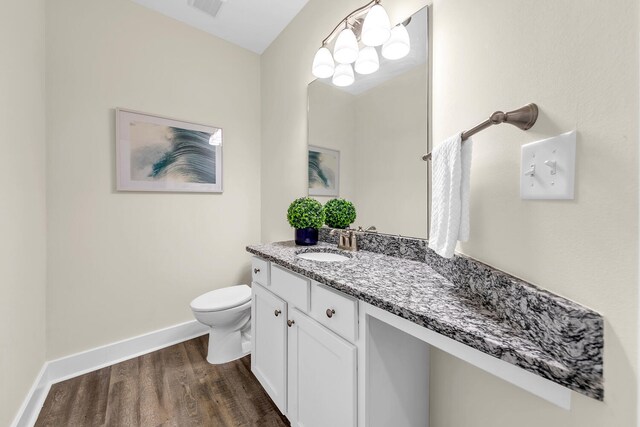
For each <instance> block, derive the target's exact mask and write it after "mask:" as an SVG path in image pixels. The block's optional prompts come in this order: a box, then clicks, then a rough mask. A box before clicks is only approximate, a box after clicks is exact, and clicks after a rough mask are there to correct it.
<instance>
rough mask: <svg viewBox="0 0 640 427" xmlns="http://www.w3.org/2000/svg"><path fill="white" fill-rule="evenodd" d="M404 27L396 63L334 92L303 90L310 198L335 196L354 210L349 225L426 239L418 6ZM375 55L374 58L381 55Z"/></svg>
mask: <svg viewBox="0 0 640 427" xmlns="http://www.w3.org/2000/svg"><path fill="white" fill-rule="evenodd" d="M410 18H411V19H410V20H409V19H407V20H406V21H404V23H405V25H406V29H407V31H408V33H409V36H410V41H411V50H410V52H409V54H408V55H407V56H405V57H404V58H401V59H398V60H393V61H392V60H387V59H385V58H383V57H382V55H379V58H380V68H379V69H378V71H376V72H375V73H372V74H367V75H360V74H357V73H356V74H355V82H354V83H353V84H351V85H350V86H347V87H337V86H334V85H333V84H332V82H331V79H330V78H328V79H318V80H315V81H313V82H312V83H310V84H309V88H308V98H309V99H308V103H309V104H308V108H309V111H308V120H309V123H308V126H309V136H308V145H309V195H311V196H312V197H315V198H317V199H318V200H320V201H321V202H323V203H324V202H326V201H327V200H329V199H331V198H334V197H340V198H344V199H348V200H351V201H352V202H353V203H354V204H355V206H356V210H357V218H356V222H355V225H357V226H363V228H366V227H368V226H371V225H374V226H375V227H376V228H377V230H378V232H380V233H387V234H396V235H402V236H411V237H420V238H426V237H427V229H428V219H427V212H428V199H429V198H428V195H427V192H428V185H427V177H428V171H427V164H425V162H423V161H422V160H421V159H420V157H421V156H422V155H423V154H424V153H426V152H428V151H430V144H429V137H428V134H429V130H428V128H427V126H428V122H429V120H428V117H429V111H428V106H429V102H428V90H429V88H428V86H429V85H428V82H429V80H430V76H429V71H430V68H431V67H430V66H429V61H428V58H429V55H428V46H429V37H428V34H429V31H428V22H429V19H428V9H427V8H426V7H425V8H423V9H421V10H419V11H418V12H416V13H415V14H413V15H412V16H411V17H410ZM376 49H378V54H380V48H376Z"/></svg>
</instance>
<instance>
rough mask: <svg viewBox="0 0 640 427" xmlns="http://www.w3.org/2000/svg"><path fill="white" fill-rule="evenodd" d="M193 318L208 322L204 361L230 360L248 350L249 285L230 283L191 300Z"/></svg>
mask: <svg viewBox="0 0 640 427" xmlns="http://www.w3.org/2000/svg"><path fill="white" fill-rule="evenodd" d="M190 305H191V311H193V315H194V316H195V318H196V320H197V321H198V322H200V323H202V324H204V325H207V326H209V328H210V330H209V350H208V353H207V362H209V363H211V364H214V365H217V364H220V363H227V362H231V361H232V360H236V359H239V358H241V357H243V356H246V355H247V354H249V352H250V350H251V288H250V287H249V286H247V285H237V286H229V287H227V288H222V289H216V290H215V291H211V292H207V293H206V294H203V295H200V296H199V297H197V298H196V299H194V300H193V301H191V304H190Z"/></svg>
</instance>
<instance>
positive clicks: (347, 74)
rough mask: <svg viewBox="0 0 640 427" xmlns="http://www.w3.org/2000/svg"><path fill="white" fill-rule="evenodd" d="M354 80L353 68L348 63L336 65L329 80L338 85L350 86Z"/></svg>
mask: <svg viewBox="0 0 640 427" xmlns="http://www.w3.org/2000/svg"><path fill="white" fill-rule="evenodd" d="M354 81H355V76H354V75H353V68H351V65H350V64H338V65H337V66H336V72H335V73H334V75H333V79H331V82H332V83H333V84H334V85H336V86H340V87H345V86H350V85H352V84H353V82H354Z"/></svg>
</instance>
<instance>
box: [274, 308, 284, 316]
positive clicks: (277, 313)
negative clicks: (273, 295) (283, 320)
mask: <svg viewBox="0 0 640 427" xmlns="http://www.w3.org/2000/svg"><path fill="white" fill-rule="evenodd" d="M280 313H282V312H281V311H280V310H278V309H276V311H274V312H273V314H275V315H276V317H278V316H279V315H280Z"/></svg>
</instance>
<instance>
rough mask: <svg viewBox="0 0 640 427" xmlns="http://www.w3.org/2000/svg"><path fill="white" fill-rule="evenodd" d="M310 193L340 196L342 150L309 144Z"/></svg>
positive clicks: (313, 194)
mask: <svg viewBox="0 0 640 427" xmlns="http://www.w3.org/2000/svg"><path fill="white" fill-rule="evenodd" d="M308 165H309V195H310V196H338V194H339V190H340V151H337V150H330V149H328V148H322V147H316V146H314V145H309V158H308Z"/></svg>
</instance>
